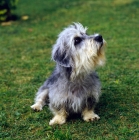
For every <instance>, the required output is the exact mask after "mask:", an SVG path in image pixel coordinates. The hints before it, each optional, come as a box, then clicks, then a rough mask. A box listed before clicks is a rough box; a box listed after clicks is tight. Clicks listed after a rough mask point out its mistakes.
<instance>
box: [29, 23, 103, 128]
mask: <svg viewBox="0 0 139 140" xmlns="http://www.w3.org/2000/svg"><path fill="white" fill-rule="evenodd" d="M86 30H87V28H84V27H83V26H82V25H81V24H80V23H74V25H71V26H69V27H68V28H66V29H65V30H64V31H63V32H61V33H60V35H59V38H58V40H57V42H56V44H55V45H54V47H53V51H52V58H53V60H54V61H56V63H57V65H56V67H55V70H54V72H53V74H52V75H51V76H50V77H49V78H48V79H47V80H46V81H45V83H44V84H43V85H42V86H41V87H40V89H39V90H38V92H37V94H36V98H35V104H34V105H32V106H31V108H32V109H34V110H38V111H39V110H42V107H43V106H44V105H45V104H46V103H47V102H49V107H50V110H51V111H52V112H53V114H54V118H53V119H52V120H51V121H50V123H49V124H50V125H53V124H63V123H65V122H66V118H67V116H68V115H69V114H70V113H72V112H73V113H81V114H82V116H83V119H84V120H85V121H90V120H91V121H93V120H94V119H99V116H98V115H97V114H95V113H94V107H95V105H96V103H97V102H98V100H99V97H100V88H101V87H100V81H99V78H98V76H97V74H96V73H95V70H94V68H95V67H96V66H97V65H103V63H104V61H105V55H104V47H103V46H104V42H105V41H104V40H103V38H102V36H100V35H98V34H95V35H91V36H88V35H87V34H86Z"/></svg>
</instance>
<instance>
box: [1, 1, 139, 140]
mask: <svg viewBox="0 0 139 140" xmlns="http://www.w3.org/2000/svg"><path fill="white" fill-rule="evenodd" d="M15 13H16V14H18V16H20V17H22V16H26V15H27V16H28V17H29V19H28V20H22V19H21V18H20V19H19V20H17V21H14V22H12V23H11V25H9V26H2V25H0V119H1V120H0V139H1V140H14V139H17V140H18V139H19V140H22V139H23V140H138V139H139V1H138V0H124V1H121V0H105V1H104V0H92V1H91V0H87V1H85V0H70V1H69V0H47V1H45V0H43V1H40V0H35V1H34V0H24V1H21V0H19V3H18V6H17V10H16V11H15ZM72 22H81V23H82V24H83V25H85V26H87V27H88V28H89V30H88V33H89V34H91V33H92V34H93V33H96V32H98V33H101V34H102V35H103V37H104V38H105V40H106V41H107V49H106V56H107V63H106V65H105V66H104V67H103V68H98V69H97V72H98V74H99V76H100V79H101V82H102V96H101V98H100V102H99V103H98V105H97V106H96V112H97V114H99V116H100V118H101V119H100V120H99V121H96V122H90V123H87V122H84V121H83V120H82V119H81V117H80V116H73V117H72V118H71V119H69V120H68V121H67V123H66V124H64V125H61V126H49V125H48V123H49V120H50V119H51V118H52V116H53V115H52V113H51V112H50V111H49V109H48V107H47V106H46V107H44V109H43V111H41V112H34V111H32V110H31V108H30V105H32V104H33V100H34V96H35V93H36V92H37V89H38V88H39V86H40V85H41V84H42V83H43V82H44V80H45V79H46V78H47V77H49V76H50V74H51V72H52V70H53V68H54V65H55V63H54V62H52V61H51V49H52V45H53V44H54V43H55V40H56V38H57V35H58V34H59V33H60V31H61V30H62V29H63V28H64V27H66V26H68V25H70V24H71V23H72Z"/></svg>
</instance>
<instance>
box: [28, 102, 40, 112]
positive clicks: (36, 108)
mask: <svg viewBox="0 0 139 140" xmlns="http://www.w3.org/2000/svg"><path fill="white" fill-rule="evenodd" d="M30 107H31V108H32V109H33V110H35V111H41V110H42V105H41V104H38V103H36V104H34V105H32V106H30Z"/></svg>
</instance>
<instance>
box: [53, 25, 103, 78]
mask: <svg viewBox="0 0 139 140" xmlns="http://www.w3.org/2000/svg"><path fill="white" fill-rule="evenodd" d="M86 30H87V28H84V27H83V26H82V25H81V24H80V23H74V25H70V26H69V27H67V28H66V29H64V30H63V31H62V32H61V33H60V34H59V37H58V39H57V42H56V44H55V45H54V47H53V51H52V58H53V60H54V61H56V62H57V63H58V64H59V65H61V66H63V67H71V68H72V71H74V72H75V73H76V75H77V74H79V73H85V72H87V73H88V72H90V71H92V70H93V69H94V68H95V67H96V66H97V65H103V64H104V62H105V54H104V45H105V41H104V39H103V38H102V36H101V35H99V34H94V35H87V34H86Z"/></svg>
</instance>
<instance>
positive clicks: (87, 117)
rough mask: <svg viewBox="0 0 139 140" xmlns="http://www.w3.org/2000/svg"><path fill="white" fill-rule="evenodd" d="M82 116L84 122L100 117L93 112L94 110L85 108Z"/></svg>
mask: <svg viewBox="0 0 139 140" xmlns="http://www.w3.org/2000/svg"><path fill="white" fill-rule="evenodd" d="M82 116H83V120H84V121H86V122H89V121H95V120H99V119H100V117H99V116H98V115H97V114H95V113H94V111H91V110H90V111H89V110H87V109H85V110H84V111H83V113H82Z"/></svg>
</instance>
